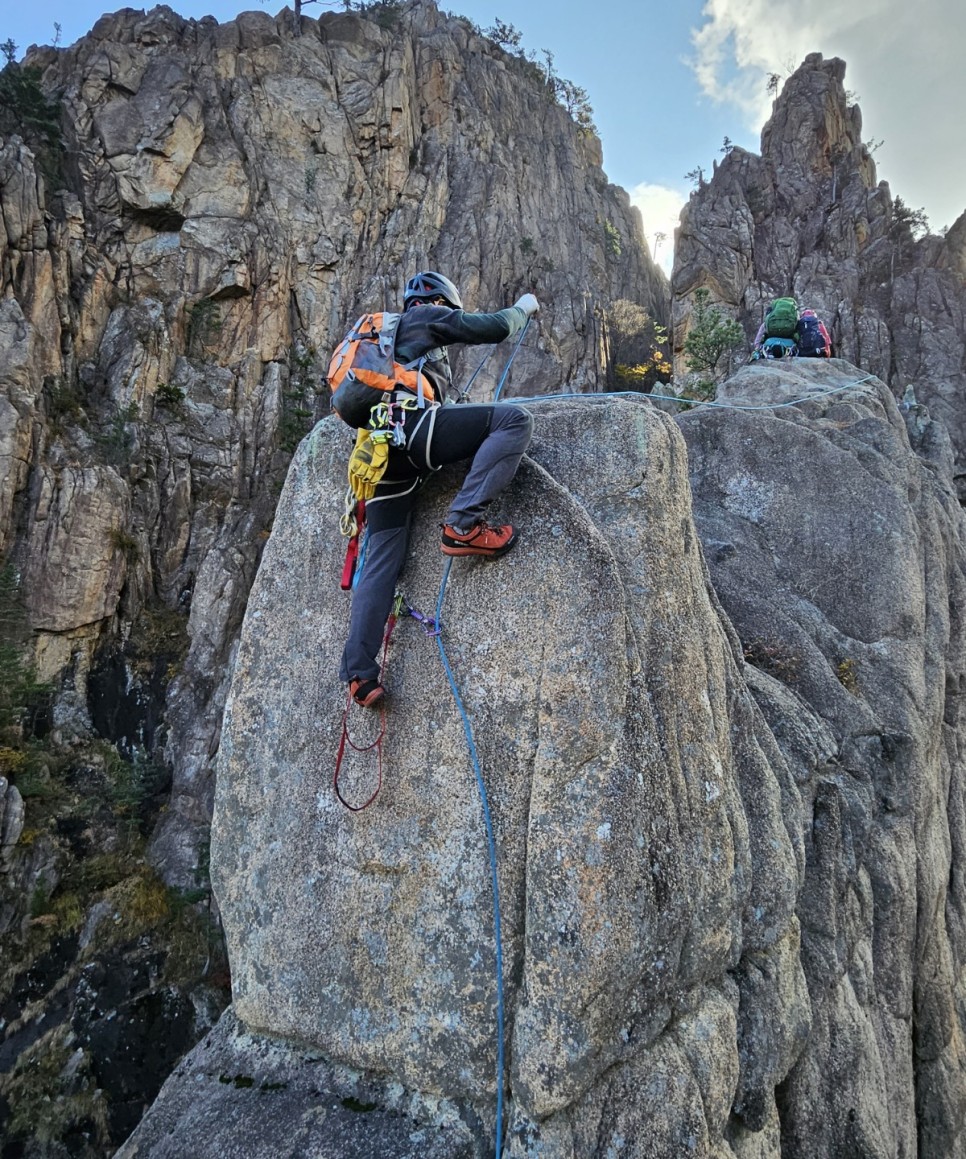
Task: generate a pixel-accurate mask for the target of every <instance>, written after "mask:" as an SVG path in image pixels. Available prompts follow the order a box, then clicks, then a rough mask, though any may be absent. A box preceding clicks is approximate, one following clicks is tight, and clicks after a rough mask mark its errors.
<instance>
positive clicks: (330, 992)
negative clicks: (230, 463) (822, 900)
mask: <svg viewBox="0 0 966 1159" xmlns="http://www.w3.org/2000/svg"><path fill="white" fill-rule="evenodd" d="M532 409H533V412H534V414H535V417H536V423H537V425H536V434H535V438H534V442H533V445H532V460H533V462H532V463H528V464H527V465H526V466H525V468H524V469H523V470H522V471H521V473H520V474H519V475H518V478H517V481H515V483H514V485H513V487H512V488H511V490H510V492H509V493H508V495H507V502H506V505H505V506H506V510H505V512H504V514H505V515H506V516H507V517H509V518H511V519H512V520H513V521H514V522H517V521H518V522H519V524H520V526H522V528H523V529H524V533H523V539H522V541H521V543H520V544H519V545H518V546H517V547H516V548H515V550H514V552H513V553H512V554H511V555H510V556H508V557H507V558H506V559H505V560H502V561H500V563H499V564H497V565H493V566H490V567H487V566H485V564H484V565H482V566H481V565H480V563H479V561H476V562H465V561H461V563H459V564H457V565H454V567H453V570H452V573H451V576H450V578H449V580H448V584H447V593H446V596H445V610H444V613H443V621H444V625H445V626H444V639H445V642H446V644H445V646H446V648H447V654H448V656H449V657H450V658H451V663H452V666H453V669H454V671H455V672H456V673H457V674H458V680H459V689H460V695H461V697H462V700H463V702H464V704H465V706H466V710H467V713H468V716H469V718H470V720H471V721H472V731H473V736H474V741H475V746H476V749H477V751H478V754H479V760H480V765H481V768H482V770H483V772H484V776H485V780H486V783H487V786H488V791H489V797H490V802H491V805H492V809H493V817H494V828H495V832H496V835H497V844H498V851H499V853H498V862H499V875H500V890H501V898H502V903H501V909H502V929H503V945H504V955H505V967H504V981H505V985H506V1002H507V1023H508V1028H509V1032H510V1033H509V1039H508V1078H509V1081H510V1085H511V1089H512V1104H511V1108H510V1122H511V1135H512V1137H513V1138H514V1140H515V1142H514V1143H513V1144H512V1147H511V1150H510V1152H509V1153H510V1154H514V1155H517V1154H519V1155H521V1156H522V1155H524V1154H543V1153H546V1154H548V1155H551V1154H552V1155H557V1154H568V1153H570V1152H569V1151H568V1150H566V1149H564V1148H568V1147H569V1148H571V1149H572V1150H573V1153H574V1154H579V1155H598V1154H599V1155H601V1156H603V1155H604V1154H605V1153H606V1150H607V1146H610V1145H611V1144H614V1145H616V1143H615V1140H616V1139H617V1138H618V1137H619V1136H621V1135H627V1134H628V1133H640V1132H643V1131H644V1130H645V1124H647V1128H646V1129H647V1131H648V1132H649V1133H653V1132H654V1131H657V1132H658V1136H659V1137H661V1138H663V1139H665V1140H666V1142H667V1145H668V1146H669V1147H671V1148H672V1149H673V1147H675V1146H677V1145H680V1144H682V1142H683V1141H684V1140H685V1138H686V1137H689V1135H688V1132H692V1131H693V1132H695V1133H696V1138H698V1139H700V1140H701V1141H702V1146H703V1147H705V1148H706V1147H708V1146H710V1145H712V1143H713V1144H714V1145H715V1146H718V1145H720V1142H721V1140H722V1138H723V1136H724V1132H725V1128H726V1125H727V1123H728V1121H729V1118H731V1117H732V1105H733V1104H734V1106H735V1111H734V1118H735V1129H736V1130H737V1131H739V1132H741V1131H742V1130H759V1129H760V1128H761V1127H762V1126H763V1125H766V1124H769V1123H773V1122H774V1120H775V1099H774V1088H775V1085H776V1084H777V1082H779V1081H780V1079H781V1078H783V1077H784V1075H785V1074H786V1073H787V1072H788V1069H789V1067H790V1066H791V1063H792V1061H793V1059H794V1058H795V1057H796V1056H797V1054H798V1052H799V1051H800V1049H801V1046H802V1042H803V1040H804V1036H805V1033H806V1031H807V1027H808V1023H809V1003H808V997H807V992H806V989H805V980H804V975H803V973H802V969H801V965H800V962H799V956H798V945H799V933H798V923H797V919H796V918H795V916H794V906H795V898H796V893H797V888H798V884H799V880H800V874H801V872H802V867H803V852H802V850H803V842H802V837H801V833H800V828H799V825H798V813H799V798H798V791H797V789H796V787H795V785H794V782H793V779H792V777H791V775H790V773H789V771H788V769H787V767H786V764H785V761H784V759H783V757H782V755H781V753H780V752H779V750H778V747H777V745H776V744H775V742H774V740H773V738H772V736H771V733H770V732H769V730H768V728H767V727H766V726H765V722H764V718H763V716H762V715H761V713H760V711H759V709H758V707H757V705H756V703H755V701H754V699H753V698H752V696H751V695H750V693H749V691H748V689H747V688H746V687H745V684H744V681H743V679H742V677H741V674H740V670H739V669H740V658H739V657H738V656H737V655H736V641H735V638H734V636H733V634H732V633H731V630H730V628H729V626H728V625H727V622H726V621H724V620H723V619H722V618H721V616H720V614H719V611H718V607H717V603H716V601H715V598H714V596H713V593H712V592H711V590H710V589H709V587H708V585H707V577H706V572H705V568H704V563H703V560H702V555H701V551H700V548H699V545H698V541H697V538H696V536H695V534H694V528H693V525H692V522H691V517H690V509H689V493H688V486H687V474H686V470H687V462H686V456H685V455H684V453H683V452H684V448H683V444H682V441H681V439H680V436H679V435H678V433H677V430H676V428H675V426H674V424H673V422H672V421H671V420H670V419H668V418H667V417H666V416H664V415H661V414H660V412H657V411H655V410H654V409H653V408H652V407H650V406H649V405H648V404H647V403H645V402H643V401H642V402H640V403H635V402H625V401H618V400H604V401H601V402H600V403H594V402H591V401H589V400H588V401H586V402H579V403H577V402H575V403H573V404H567V403H541V404H534V405H533V408H532ZM348 437H349V432H348V431H347V430H346V429H345V428H343V427H342V426H341V425H340V424H339V423H338V422H337V420H334V419H330V420H326V421H325V422H323V423H322V424H320V425H319V426H318V427H317V428H316V430H315V431H314V432H313V433H312V435H311V436H309V438H308V439H307V440H306V441H305V442H304V443H303V444H302V447H301V448H300V450H299V453H298V455H297V457H296V460H295V461H294V463H293V467H292V470H291V472H290V474H289V479H288V482H287V484H286V489H285V492H284V493H283V496H282V500H281V503H280V506H279V511H278V515H277V519H276V524H275V529H274V531H273V535H272V538H271V540H270V541H269V543H268V545H267V546H266V551H265V554H264V556H263V560H262V564H261V568H260V570H259V576H258V579H257V581H256V584H255V586H254V588H253V591H252V596H251V599H250V601H249V606H248V610H247V612H246V619H245V625H244V627H243V631H242V637H241V642H240V646H239V651H238V654H237V657H236V661H235V668H234V675H233V682H232V691H231V694H230V697H229V703H228V708H227V710H226V725H225V730H224V733H223V739H222V748H221V753H220V757H219V772H218V782H217V793H216V808H215V818H214V824H213V831H212V872H213V879H214V881H215V885H216V892H217V896H218V902H219V907H220V911H221V914H222V918H223V921H224V923H225V928H226V931H227V934H228V939H229V945H230V948H231V949H230V953H231V957H232V977H233V985H234V993H235V1011H236V1013H237V1016H238V1017H239V1018H240V1019H241V1020H242V1022H243V1023H244V1024H245V1025H246V1027H248V1028H249V1030H250V1031H253V1032H258V1033H260V1034H263V1035H270V1036H274V1037H282V1038H284V1039H288V1040H290V1041H294V1040H296V1039H297V1040H299V1041H301V1042H303V1043H311V1044H313V1045H314V1046H315V1047H317V1048H318V1049H319V1050H320V1051H321V1052H322V1054H323V1055H324V1056H325V1057H326V1058H328V1059H329V1060H330V1061H333V1062H337V1063H339V1064H342V1065H348V1066H350V1067H352V1068H354V1069H355V1070H359V1071H368V1072H389V1073H390V1074H392V1075H394V1076H396V1077H397V1078H398V1080H399V1081H400V1082H401V1083H403V1085H404V1086H405V1087H407V1088H409V1089H415V1090H420V1091H423V1092H427V1093H434V1094H436V1095H442V1096H444V1097H445V1098H446V1099H447V1100H449V1101H450V1102H452V1103H454V1104H455V1105H457V1106H459V1107H460V1108H461V1114H463V1115H464V1116H465V1115H467V1114H469V1110H470V1108H476V1113H477V1114H482V1115H483V1116H484V1118H485V1120H486V1121H488V1122H489V1121H490V1119H491V1116H492V1100H493V1097H494V1094H495V1091H494V1077H495V1040H494V1003H495V1000H496V993H495V980H494V969H495V967H494V957H493V955H494V944H493V917H492V912H491V895H490V878H489V870H488V865H487V854H486V843H485V835H484V833H483V832H482V829H481V819H480V803H479V799H478V796H477V790H476V786H475V780H474V775H473V770H472V765H471V762H470V758H469V754H468V750H467V741H466V738H465V735H464V732H463V728H462V725H461V721H460V716H459V713H458V711H457V708H456V706H455V704H454V703H453V701H452V697H451V695H450V692H449V689H448V686H447V681H446V678H445V676H444V674H443V672H442V671H441V669H440V666H439V659H438V657H437V655H436V648H435V645H434V642H433V641H432V640H431V639H429V638H427V637H426V636H425V635H424V634H423V633H422V631H421V630H420V629H419V628H418V626H417V625H416V624H415V623H412V622H402V623H400V625H399V626H398V627H397V630H396V634H395V637H394V640H393V643H392V646H391V655H390V660H389V664H388V671H387V681H388V683H389V686H390V689H391V695H392V701H391V707H390V710H389V715H388V718H387V736H386V740H385V744H384V759H385V773H386V777H385V785H384V787H383V789H382V792H381V794H380V796H379V797H378V798H377V799H376V802H375V803H374V804H373V805H372V806H371V807H369V808H368V809H367V810H365V811H364V812H362V813H360V814H356V815H353V814H350V813H349V812H347V811H346V810H345V809H343V808H342V807H341V806H340V804H339V803H338V801H337V800H336V798H335V796H334V793H333V790H332V787H331V777H332V771H333V769H334V766H335V761H336V753H337V749H338V746H339V740H340V735H341V730H340V720H341V713H342V708H343V695H344V692H343V690H342V689H340V688H339V687H338V686H335V685H333V683H332V681H331V680H330V679H328V678H327V674H328V673H330V672H331V671H333V670H334V668H335V666H336V665H337V660H338V655H339V652H340V650H341V647H342V643H343V639H344V632H345V629H346V616H345V612H346V608H345V601H344V600H342V601H336V602H334V601H333V600H332V598H331V597H330V596H329V595H328V594H327V593H326V592H325V591H324V590H323V589H322V588H321V587H320V585H319V583H318V576H319V575H320V574H333V575H334V574H336V573H337V572H338V571H339V568H340V558H339V557H340V554H341V551H340V547H341V545H340V544H339V543H338V542H334V541H333V539H332V537H331V536H330V534H329V529H330V525H332V524H334V523H335V522H336V521H337V520H338V515H339V505H340V502H341V500H340V496H339V492H338V488H337V487H336V486H335V485H334V481H335V479H336V477H337V474H338V471H339V465H340V463H341V460H342V456H343V452H344V449H345V443H346V440H347V438H348ZM452 483H453V477H452V475H450V474H448V473H446V474H444V477H443V478H441V479H440V480H438V481H437V482H435V483H434V484H433V485H431V486H430V487H429V488H428V489H427V494H426V499H425V503H424V505H423V510H422V513H421V515H420V518H419V520H418V523H417V526H416V528H415V536H414V551H413V554H412V556H411V559H410V562H409V563H408V564H407V569H406V572H405V577H404V581H403V590H404V593H405V596H406V598H407V600H408V601H409V602H410V603H411V604H413V605H414V606H417V607H421V608H428V607H431V606H432V605H433V602H434V600H435V597H436V590H437V588H438V586H439V582H440V575H441V557H440V556H439V553H438V531H437V529H436V525H437V523H438V521H439V518H441V517H442V514H443V512H444V510H445V507H444V505H445V503H446V501H447V496H448V493H449V490H450V488H451V487H452ZM340 604H341V606H340ZM377 720H378V718H377V717H375V718H374V717H373V715H372V714H370V715H369V716H368V717H367V718H365V717H363V714H361V713H358V712H357V713H353V714H351V716H350V722H351V727H352V728H353V730H359V731H360V732H364V730H365V728H366V725H368V726H369V727H370V728H371V727H373V726H374V725H375V724H376V723H377ZM356 740H357V742H360V741H362V736H361V735H360V736H356ZM374 760H375V757H374V754H373V753H369V754H368V755H363V754H358V753H350V756H349V758H348V759H347V760H346V761H345V763H344V766H343V772H342V780H341V785H342V791H343V793H345V794H346V795H347V796H349V799H350V800H359V801H360V802H361V801H362V800H364V799H365V798H366V797H367V796H368V794H369V792H370V791H371V788H370V786H372V784H373V779H374V777H375V775H376V767H375V765H374ZM631 1090H635V1091H645V1092H651V1094H650V1095H648V1096H647V1097H645V1098H636V1097H635V1098H633V1099H632V1098H630V1097H629V1091H631ZM591 1136H593V1137H594V1138H597V1139H598V1141H597V1142H594V1143H592V1142H591ZM538 1138H539V1139H544V1140H551V1139H555V1140H557V1142H556V1143H554V1144H553V1146H551V1145H550V1143H549V1142H548V1143H546V1146H548V1147H549V1148H550V1149H549V1150H547V1151H546V1152H543V1151H541V1150H539V1149H538V1150H533V1149H532V1147H531V1145H530V1144H527V1143H526V1142H525V1141H526V1140H528V1139H530V1140H536V1139H538ZM567 1140H569V1142H565V1141H567ZM601 1140H607V1142H604V1141H601ZM534 1145H535V1144H534Z"/></svg>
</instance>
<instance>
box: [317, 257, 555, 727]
mask: <svg viewBox="0 0 966 1159" xmlns="http://www.w3.org/2000/svg"><path fill="white" fill-rule="evenodd" d="M538 309H539V304H538V302H537V299H536V298H535V297H534V295H533V294H524V295H523V297H522V298H520V299H519V300H518V301H517V302H515V303H514V304H513V305H512V306H508V307H506V308H505V309H503V310H498V311H496V312H495V313H492V314H473V313H466V312H464V310H463V302H462V299H461V298H460V294H459V291H458V290H457V288H456V286H455V285H454V284H453V283H452V282H451V281H450V279H449V278H447V277H445V276H444V275H443V274H439V273H436V272H434V271H425V272H422V273H418V274H416V275H414V276H413V277H412V278H410V279H409V281H408V282H407V283H406V288H405V292H404V294H403V314H402V317H401V318H400V320H399V325H398V329H397V332H396V347H395V351H396V354H395V356H396V358H397V359H398V360H399V362H401V363H415V362H416V361H417V360H419V359H421V358H425V362H424V363H422V365H421V371H422V374H423V375H424V376H425V377H426V378H427V379H428V380H429V383H430V385H431V386H432V388H433V393H434V401H433V402H432V403H431V404H429V405H428V406H425V405H424V406H420V405H417V403H416V401H414V400H415V399H416V395H415V393H414V392H413V391H409V390H406V389H405V388H402V387H400V388H399V389H397V391H396V392H395V393H394V394H393V413H394V418H395V420H396V422H398V423H401V425H402V433H403V435H404V441H403V442H402V444H401V445H393V446H392V447H391V448H390V450H389V459H388V464H387V467H386V471H385V474H384V475H383V477H382V479H381V480H380V481H379V483H378V484H377V485H376V488H375V494H374V495H373V496H372V498H371V499H369V500H368V502H367V503H366V522H367V524H368V542H367V546H366V558H365V565H364V567H363V569H362V574H361V576H360V577H359V581H358V584H357V585H356V588H355V591H354V593H353V597H352V613H351V617H350V622H349V636H348V640H347V641H346V645H345V650H344V651H343V654H342V664H341V668H340V678H341V679H342V680H343V681H346V682H348V684H349V691H350V694H351V696H352V698H353V699H354V700H355V701H356V703H357V704H360V705H362V707H363V708H370V707H372V706H373V705H375V704H377V703H378V702H379V701H380V700H381V699H382V698H383V696H384V695H385V689H384V688H383V686H382V684H381V683H380V682H379V662H378V655H379V650H380V645H381V643H382V638H383V630H384V627H385V624H386V621H387V619H388V617H389V613H390V611H391V609H392V602H393V597H394V594H395V590H396V580H397V578H398V576H399V573H400V571H401V570H402V565H403V562H404V560H405V558H406V547H407V544H408V540H409V527H410V522H411V518H412V510H413V506H414V501H415V495H416V491H417V489H418V487H419V486H420V484H421V483H423V482H424V481H425V479H426V478H427V476H428V475H429V474H430V473H431V472H433V471H437V470H439V468H440V467H443V466H446V465H447V464H450V463H456V462H459V461H461V460H463V459H472V463H471V464H470V468H469V471H468V473H467V475H466V479H465V481H464V483H463V486H462V488H461V489H460V491H459V493H458V494H457V495H456V497H455V499H454V500H453V502H452V503H451V505H450V508H449V512H448V514H447V516H446V522H445V523H444V525H443V531H442V541H441V548H442V551H443V554H444V555H448V556H472V555H476V556H483V557H486V558H490V559H497V558H499V557H500V556H501V555H504V554H505V553H506V552H508V551H509V550H510V549H511V548H512V547H513V545H514V544H515V543H516V541H517V532H516V529H515V528H514V527H513V526H512V525H511V524H504V525H503V526H491V525H490V524H488V523H487V522H486V520H485V519H484V518H483V515H484V512H485V510H486V508H487V506H488V505H489V504H490V502H491V501H492V500H493V499H495V498H496V497H497V495H499V494H500V492H501V491H502V490H503V489H504V488H505V487H506V486H507V484H509V482H510V480H511V479H512V478H513V476H514V475H515V474H516V470H517V467H519V465H520V460H521V459H522V458H523V454H524V452H525V451H526V449H527V447H528V446H529V443H530V436H531V433H532V429H533V420H532V419H531V417H530V415H529V414H528V413H527V412H526V411H525V410H523V409H522V407H519V406H513V405H507V404H501V403H497V404H493V405H485V404H484V405H472V406H470V405H465V406H456V405H454V403H453V400H452V399H451V398H450V390H451V387H452V373H451V370H450V365H449V358H448V356H447V353H446V349H445V347H447V346H450V345H452V344H454V343H457V342H463V343H470V344H474V345H476V344H483V343H489V342H501V341H502V340H503V339H505V338H509V337H511V336H512V335H513V334H516V333H518V332H519V331H520V330H521V329H522V328H523V327H524V326H525V325H526V323H527V321H528V320H529V318H530V317H532V316H533V315H534V314H535V313H536V312H537V310H538Z"/></svg>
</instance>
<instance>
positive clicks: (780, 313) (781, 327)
mask: <svg viewBox="0 0 966 1159" xmlns="http://www.w3.org/2000/svg"><path fill="white" fill-rule="evenodd" d="M797 326H798V303H797V302H796V301H795V299H794V298H776V299H775V301H774V302H772V305H771V309H770V310H769V311H768V313H767V314H766V315H765V337H766V338H794V337H795V329H796V327H797Z"/></svg>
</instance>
